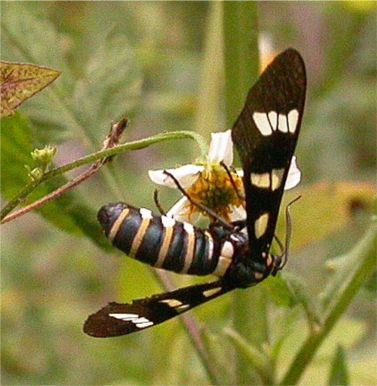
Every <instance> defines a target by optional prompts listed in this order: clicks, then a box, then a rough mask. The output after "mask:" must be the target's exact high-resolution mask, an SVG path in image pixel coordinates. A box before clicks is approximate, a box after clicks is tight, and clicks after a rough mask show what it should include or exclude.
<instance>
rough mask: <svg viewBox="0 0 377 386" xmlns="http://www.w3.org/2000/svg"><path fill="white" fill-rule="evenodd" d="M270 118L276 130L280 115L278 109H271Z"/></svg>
mask: <svg viewBox="0 0 377 386" xmlns="http://www.w3.org/2000/svg"><path fill="white" fill-rule="evenodd" d="M268 119H269V120H270V123H271V125H272V129H273V130H276V125H277V120H278V115H277V113H276V111H270V112H269V113H268Z"/></svg>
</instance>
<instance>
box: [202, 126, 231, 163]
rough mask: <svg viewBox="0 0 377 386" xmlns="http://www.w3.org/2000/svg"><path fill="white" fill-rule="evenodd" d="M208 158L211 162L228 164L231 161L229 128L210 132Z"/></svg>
mask: <svg viewBox="0 0 377 386" xmlns="http://www.w3.org/2000/svg"><path fill="white" fill-rule="evenodd" d="M208 159H209V162H211V163H220V162H221V161H223V162H224V163H225V165H227V166H230V165H231V164H232V163H233V141H232V133H231V131H230V130H227V131H225V132H221V133H212V134H211V144H210V145H209V151H208Z"/></svg>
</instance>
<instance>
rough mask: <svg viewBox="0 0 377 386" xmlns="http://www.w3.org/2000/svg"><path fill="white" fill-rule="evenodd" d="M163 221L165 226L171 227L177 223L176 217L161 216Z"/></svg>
mask: <svg viewBox="0 0 377 386" xmlns="http://www.w3.org/2000/svg"><path fill="white" fill-rule="evenodd" d="M161 222H162V225H163V226H164V227H165V228H171V227H173V226H174V224H175V220H174V218H172V217H168V216H161Z"/></svg>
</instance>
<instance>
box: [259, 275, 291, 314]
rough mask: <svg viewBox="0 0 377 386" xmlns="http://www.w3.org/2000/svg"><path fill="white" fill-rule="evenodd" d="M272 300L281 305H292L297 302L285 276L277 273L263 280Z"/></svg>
mask: <svg viewBox="0 0 377 386" xmlns="http://www.w3.org/2000/svg"><path fill="white" fill-rule="evenodd" d="M263 286H264V287H265V288H266V289H267V291H268V294H269V295H270V297H271V299H272V300H273V302H274V303H275V304H276V305H278V306H282V307H293V306H294V305H296V304H297V298H296V297H295V295H294V293H292V291H291V288H290V287H289V285H288V283H287V281H286V280H285V277H283V276H282V275H278V276H275V277H270V278H268V280H266V281H264V282H263Z"/></svg>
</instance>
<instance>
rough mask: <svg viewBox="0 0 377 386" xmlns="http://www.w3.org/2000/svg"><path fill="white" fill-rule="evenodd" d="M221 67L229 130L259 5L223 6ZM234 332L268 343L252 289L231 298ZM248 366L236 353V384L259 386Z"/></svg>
mask: <svg viewBox="0 0 377 386" xmlns="http://www.w3.org/2000/svg"><path fill="white" fill-rule="evenodd" d="M223 7H224V16H223V20H224V43H225V45H224V47H225V49H224V55H225V57H224V63H225V97H226V120H227V125H228V127H231V126H232V125H233V123H234V122H235V120H236V118H237V116H238V115H239V113H240V112H241V109H242V108H243V105H244V101H245V99H246V96H247V93H248V90H249V88H250V87H251V85H252V84H253V83H254V82H255V81H256V79H257V77H258V75H259V50H258V4H257V2H224V3H223ZM233 310H234V328H235V330H236V331H237V332H238V333H239V334H240V335H241V336H242V337H244V338H247V340H248V341H249V342H251V344H253V345H255V346H256V347H260V346H261V345H262V343H263V342H265V341H266V340H267V335H268V331H267V320H266V300H265V294H264V293H263V291H262V290H261V289H260V288H258V287H255V288H253V289H251V290H249V291H237V292H236V294H235V295H234V304H233ZM259 382H260V379H259V378H258V377H257V375H256V374H252V373H251V371H250V364H249V363H248V361H247V359H245V357H244V356H243V355H240V354H239V352H236V380H235V383H236V384H259Z"/></svg>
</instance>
